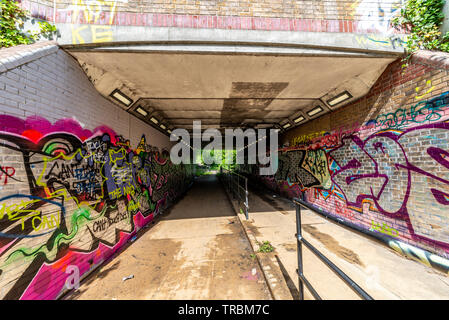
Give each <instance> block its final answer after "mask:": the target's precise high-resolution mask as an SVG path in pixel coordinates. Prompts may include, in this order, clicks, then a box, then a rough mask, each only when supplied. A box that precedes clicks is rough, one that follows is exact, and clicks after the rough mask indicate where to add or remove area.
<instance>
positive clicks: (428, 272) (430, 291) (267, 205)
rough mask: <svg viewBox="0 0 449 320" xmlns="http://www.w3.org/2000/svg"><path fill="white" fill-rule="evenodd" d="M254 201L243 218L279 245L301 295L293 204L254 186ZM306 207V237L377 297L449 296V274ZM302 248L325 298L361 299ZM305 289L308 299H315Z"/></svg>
mask: <svg viewBox="0 0 449 320" xmlns="http://www.w3.org/2000/svg"><path fill="white" fill-rule="evenodd" d="M249 206H250V213H249V217H250V219H249V220H248V221H243V220H242V222H243V224H244V225H245V228H247V230H250V232H251V233H252V234H254V235H255V237H256V239H257V241H259V242H263V241H265V240H268V241H270V243H271V244H272V245H273V246H274V247H275V255H276V256H277V257H278V261H279V264H280V267H281V268H285V270H286V273H288V274H287V276H286V277H287V279H286V281H287V283H289V284H291V283H292V281H293V283H294V284H295V288H293V290H292V289H291V291H292V295H293V296H296V294H295V292H294V291H296V293H297V286H298V277H297V274H296V269H297V267H298V266H297V252H296V241H295V233H296V217H295V208H294V205H293V203H292V202H291V201H289V200H287V199H283V198H279V197H277V196H276V197H273V194H272V193H266V192H261V191H260V190H258V189H254V188H252V190H251V192H250V195H249ZM301 212H302V215H301V216H302V225H303V228H302V230H303V236H304V237H305V238H306V239H307V240H308V241H309V242H310V243H312V244H313V245H314V246H315V247H316V248H317V249H318V250H320V251H321V252H322V253H323V254H325V255H326V256H327V257H328V258H329V259H330V260H331V261H332V262H334V263H335V264H336V265H337V266H338V267H339V268H340V269H342V270H343V271H344V272H345V273H346V274H347V275H348V276H349V277H351V278H352V279H353V280H354V281H356V282H357V283H358V284H359V285H360V286H361V287H362V288H363V289H364V290H365V291H367V292H368V293H369V294H370V295H371V296H372V297H373V298H374V299H449V277H447V276H446V275H445V274H443V273H441V272H438V271H436V270H434V269H432V268H429V267H426V266H424V265H422V264H421V263H419V262H416V261H414V260H410V259H407V258H405V257H404V256H402V255H399V254H398V253H396V252H395V251H394V250H392V249H390V248H388V247H386V246H385V245H383V244H381V243H379V242H377V241H376V240H372V239H370V238H368V237H366V236H363V235H360V234H359V233H356V232H354V231H352V230H350V229H349V228H346V227H342V226H341V225H337V224H335V223H333V222H331V221H329V220H327V219H325V218H324V217H322V216H319V215H317V214H315V213H313V212H311V211H310V210H305V209H302V210H301ZM303 252H304V261H303V265H304V273H305V275H306V277H307V278H308V280H309V281H310V282H311V283H312V285H313V286H314V288H315V289H316V290H317V292H318V293H319V294H320V295H321V297H322V298H323V299H339V300H340V299H359V297H358V296H357V295H356V294H355V293H354V292H353V291H352V290H351V289H349V288H348V287H347V286H346V285H345V284H344V283H343V282H342V281H341V280H340V278H338V276H336V275H335V274H334V273H333V272H332V271H330V269H328V268H327V267H326V266H325V265H324V264H323V263H322V262H321V261H320V260H319V259H318V258H317V257H316V256H315V255H314V254H313V253H311V252H310V251H309V250H308V249H307V248H304V249H303ZM284 277H285V276H284ZM288 278H290V279H288ZM289 287H290V285H289ZM305 292H306V293H305V298H306V299H313V297H312V295H311V294H310V293H309V292H308V291H307V290H305Z"/></svg>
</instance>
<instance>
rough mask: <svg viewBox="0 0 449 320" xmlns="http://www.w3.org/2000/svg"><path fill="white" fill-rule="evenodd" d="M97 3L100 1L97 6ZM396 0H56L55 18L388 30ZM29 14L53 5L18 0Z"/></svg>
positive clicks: (47, 11)
mask: <svg viewBox="0 0 449 320" xmlns="http://www.w3.org/2000/svg"><path fill="white" fill-rule="evenodd" d="M100 4H101V5H100ZM400 4H401V0H387V1H377V0H358V1H347V0H326V1H325V0H321V1H301V0H296V1H285V0H269V1H266V0H265V1H254V0H243V1H242V0H238V1H237V0H227V1H212V0H172V1H166V0H151V1H150V0H115V1H96V2H93V1H89V0H57V5H56V22H58V23H72V24H100V25H138V26H153V27H182V28H219V29H250V30H286V31H313V32H373V33H386V32H387V31H389V30H390V31H392V28H391V27H390V26H389V22H390V20H391V18H392V17H393V16H394V15H396V14H397V13H398V12H399V10H398V8H399V6H400ZM22 6H23V7H24V8H26V9H27V10H29V11H30V12H31V13H32V15H33V16H36V17H41V18H42V17H44V18H46V19H47V20H50V21H53V10H54V8H53V4H52V1H47V0H22Z"/></svg>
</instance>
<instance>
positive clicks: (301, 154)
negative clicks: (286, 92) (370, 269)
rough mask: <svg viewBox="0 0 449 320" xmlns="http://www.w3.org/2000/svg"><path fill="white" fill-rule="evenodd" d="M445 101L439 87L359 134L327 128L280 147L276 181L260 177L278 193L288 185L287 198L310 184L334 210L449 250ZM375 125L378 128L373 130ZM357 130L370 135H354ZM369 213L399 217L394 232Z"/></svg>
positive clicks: (448, 96)
mask: <svg viewBox="0 0 449 320" xmlns="http://www.w3.org/2000/svg"><path fill="white" fill-rule="evenodd" d="M430 88H431V87H430ZM430 88H427V90H430ZM429 93H430V92H429ZM448 105H449V92H445V93H443V94H441V95H439V96H437V97H434V98H432V99H430V100H427V101H420V102H419V103H417V104H416V105H414V106H412V107H411V108H408V109H405V108H399V109H397V110H396V111H394V112H390V113H386V114H381V115H379V116H378V117H377V118H376V120H375V121H371V122H369V123H368V125H367V126H366V127H360V128H359V130H360V132H350V133H344V134H336V133H332V134H326V135H325V136H322V137H321V138H316V139H315V138H313V139H311V140H310V141H309V143H308V144H307V143H305V144H302V145H299V146H293V147H289V148H284V149H282V150H279V170H278V172H277V173H276V175H275V176H274V179H275V182H273V181H271V180H269V178H266V179H265V183H266V184H267V185H270V186H273V184H277V185H278V187H274V188H277V189H279V190H281V191H282V189H283V188H284V187H282V186H288V190H293V191H294V192H296V194H292V196H299V195H300V194H299V193H301V192H304V191H306V190H307V189H312V190H314V193H313V194H314V195H315V198H316V199H323V201H325V202H321V200H320V201H319V202H317V204H319V205H324V204H325V203H327V205H326V206H329V208H333V209H332V210H333V211H334V213H335V214H337V215H341V216H344V217H346V218H348V219H351V220H352V219H353V216H354V214H356V215H357V214H358V215H364V214H367V215H368V217H369V218H366V220H367V222H366V223H367V228H369V227H371V228H372V229H373V230H377V231H379V232H382V233H384V234H387V235H389V236H392V237H395V238H396V237H399V238H400V237H402V233H403V232H408V234H409V237H410V238H411V239H413V240H414V241H417V242H422V243H425V244H429V245H432V246H438V247H439V248H441V249H442V250H444V251H446V252H449V214H448V209H449V208H448V206H449V122H448V120H447V116H445V111H446V110H447V108H448ZM375 128H378V129H380V131H378V132H374V133H372V132H373V129H375ZM365 129H366V130H365ZM362 131H363V132H364V133H365V132H369V134H368V135H366V134H365V136H364V137H363V138H361V137H360V136H361V132H362ZM329 136H334V138H333V139H332V140H330V139H329V138H328V137H329ZM320 140H323V141H325V142H324V143H323V142H320ZM294 186H297V187H298V188H296V189H293V187H294ZM307 194H308V195H311V194H310V193H307ZM310 200H311V201H312V199H310ZM314 201H315V200H314ZM329 201H333V202H329ZM365 204H366V206H365ZM348 212H352V213H351V214H348ZM376 215H380V216H386V217H388V218H389V219H394V220H397V221H400V222H401V223H400V224H399V225H401V230H400V231H401V234H399V232H398V230H396V229H394V228H392V227H390V226H388V225H387V226H386V227H385V226H379V225H377V223H376V224H374V226H375V227H373V226H372V225H371V224H372V221H373V219H372V218H371V217H374V216H376ZM407 230H408V231H407Z"/></svg>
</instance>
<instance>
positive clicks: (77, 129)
mask: <svg viewBox="0 0 449 320" xmlns="http://www.w3.org/2000/svg"><path fill="white" fill-rule="evenodd" d="M169 146H170V142H169V138H168V137H167V136H165V135H163V134H162V133H160V132H159V131H157V130H155V129H153V128H151V127H149V126H148V125H146V124H145V123H143V122H141V121H140V120H138V119H136V118H134V117H133V116H131V115H130V114H128V113H127V112H125V111H124V110H122V109H121V108H120V107H118V106H116V105H114V104H112V103H111V102H109V101H108V100H107V99H105V98H103V97H102V96H101V95H100V94H99V93H98V92H97V91H96V90H95V88H94V87H93V85H92V84H91V82H90V81H89V80H88V78H87V76H86V75H85V74H84V72H83V71H82V69H81V67H80V66H79V65H78V63H77V62H76V60H75V59H73V58H72V57H71V56H69V55H68V54H67V53H65V52H64V51H63V50H61V49H59V48H58V47H57V46H56V45H55V44H54V43H37V44H34V45H30V46H17V47H12V48H8V49H2V50H1V51H0V160H1V162H0V297H1V298H4V299H54V298H56V297H58V296H59V295H60V294H61V293H62V292H64V291H65V290H67V288H68V287H67V283H68V284H69V285H72V287H73V285H74V283H75V282H74V281H75V280H76V277H77V275H79V276H81V277H82V276H85V275H87V274H88V273H89V272H90V271H91V270H93V269H94V268H95V267H96V266H98V265H99V264H101V263H103V262H104V261H105V260H107V259H109V258H111V257H112V255H113V254H114V253H115V252H116V251H117V250H119V249H120V248H121V247H122V246H123V245H124V244H125V243H126V242H127V241H128V240H129V239H130V238H132V237H133V236H134V235H135V234H136V232H137V231H138V230H139V229H140V228H142V227H143V226H145V225H146V224H147V223H149V222H150V221H151V220H152V219H153V218H154V216H155V215H157V214H158V213H159V212H160V211H161V210H163V209H164V208H165V207H166V206H167V205H169V204H170V203H171V202H172V201H174V200H175V199H176V197H177V196H178V195H179V194H180V193H181V192H183V190H185V188H186V187H187V184H188V183H189V180H190V174H191V170H190V167H187V166H183V165H179V166H175V165H173V164H172V163H171V162H170V160H169V158H168V153H167V151H163V149H167V148H168V147H169ZM67 281H68V282H67Z"/></svg>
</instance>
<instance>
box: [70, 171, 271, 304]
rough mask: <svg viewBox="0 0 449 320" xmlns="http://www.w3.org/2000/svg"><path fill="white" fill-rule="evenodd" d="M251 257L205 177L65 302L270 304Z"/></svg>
mask: <svg viewBox="0 0 449 320" xmlns="http://www.w3.org/2000/svg"><path fill="white" fill-rule="evenodd" d="M252 254H254V252H253V251H252V249H251V246H250V244H249V242H248V239H247V238H246V236H245V233H244V231H243V229H242V227H241V225H240V223H239V222H238V220H237V217H236V216H235V214H234V212H233V211H232V208H231V206H230V204H229V201H228V199H227V198H226V195H225V193H224V191H223V189H222V188H221V185H220V183H219V182H218V180H217V178H216V177H215V176H214V175H208V176H202V177H200V178H197V180H196V182H195V183H194V185H193V187H192V189H191V190H189V192H188V193H187V194H186V195H185V196H184V198H183V199H181V200H180V201H179V202H178V203H177V204H175V205H174V206H173V207H172V208H171V210H170V211H169V212H167V213H165V214H164V215H163V216H162V217H160V218H158V219H156V222H155V224H154V225H152V226H151V227H150V228H147V229H144V231H143V232H142V233H139V237H138V239H137V240H135V241H134V242H132V243H130V245H129V246H128V247H127V248H126V249H125V250H123V251H122V252H121V253H120V254H119V255H118V256H117V257H115V258H114V259H113V260H111V261H110V262H109V263H107V264H106V265H104V266H102V267H100V268H99V269H97V270H96V271H95V272H93V273H92V274H91V275H89V276H88V277H87V278H86V279H85V280H84V281H83V282H82V283H81V286H80V288H79V289H78V290H77V291H76V292H74V293H72V294H70V295H67V296H66V297H65V299H117V300H120V299H133V300H136V299H144V300H146V299H154V300H157V299H257V300H267V299H271V294H270V292H269V289H268V286H267V284H266V282H265V279H264V276H263V274H262V272H261V270H260V268H259V266H258V263H257V260H255V259H254V258H253V257H252ZM130 275H133V276H134V277H133V278H132V279H129V280H125V281H123V278H124V277H127V276H130Z"/></svg>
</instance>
